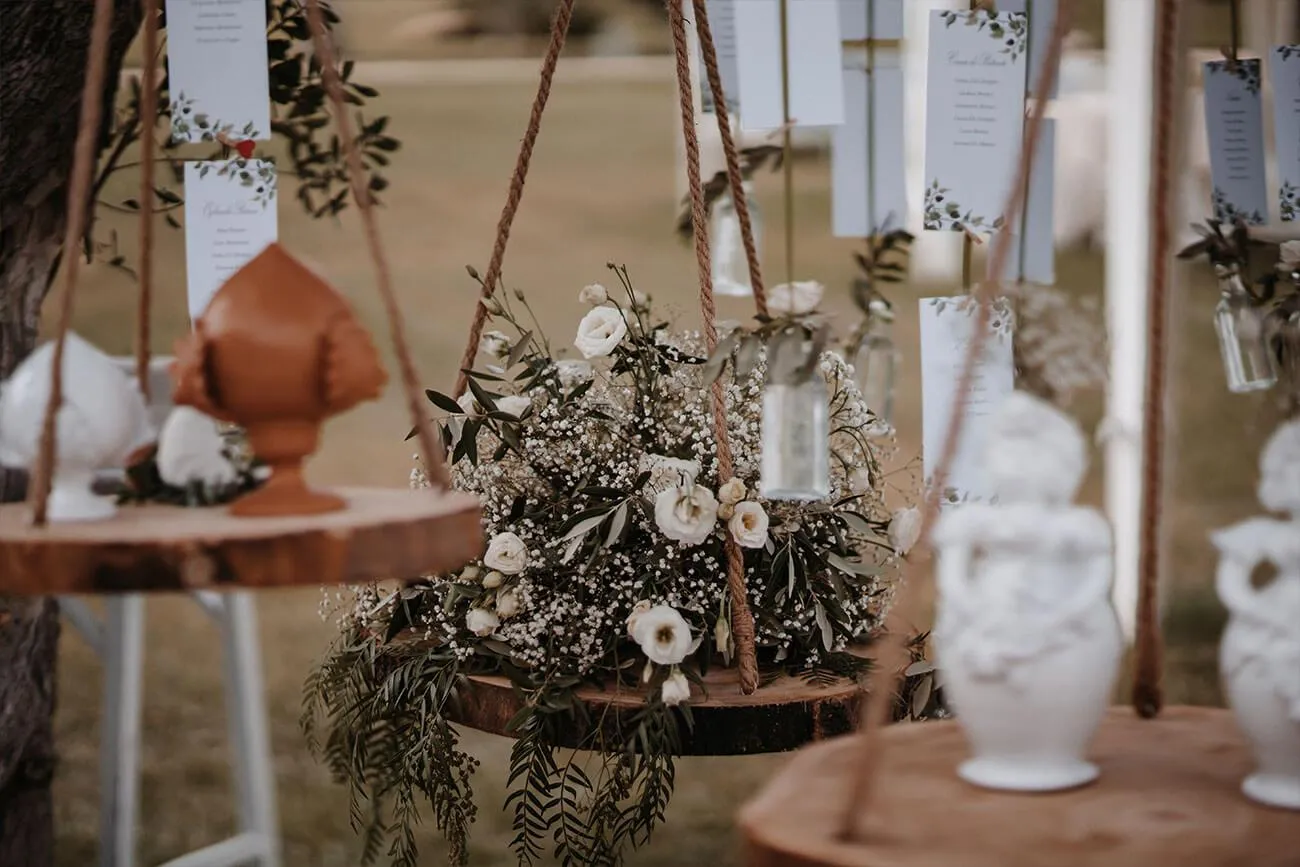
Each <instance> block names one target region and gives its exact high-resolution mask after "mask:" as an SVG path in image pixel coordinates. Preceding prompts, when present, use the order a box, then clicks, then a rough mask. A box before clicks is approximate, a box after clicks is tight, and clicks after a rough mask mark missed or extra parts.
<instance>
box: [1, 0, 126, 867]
mask: <svg viewBox="0 0 1300 867" xmlns="http://www.w3.org/2000/svg"><path fill="white" fill-rule="evenodd" d="M93 7H94V3H92V2H91V0H10V2H5V3H2V4H0V378H7V377H8V376H9V374H10V373H11V372H12V371H13V369H14V367H15V365H17V364H18V362H19V361H21V360H22V359H23V358H24V357H25V356H26V355H27V354H28V353H29V352H31V350H32V349H33V347H34V346H35V343H36V337H37V330H38V327H39V323H40V308H41V302H42V300H43V299H44V297H45V292H46V288H47V287H48V286H49V284H50V277H51V273H52V270H53V269H54V267H55V266H56V264H57V261H58V256H59V249H60V246H61V244H62V241H63V232H64V226H65V221H64V218H65V211H66V199H67V181H68V175H69V172H70V170H71V165H72V152H73V144H74V142H75V140H76V137H77V118H78V115H79V112H80V106H81V89H82V87H83V85H84V79H85V62H86V53H87V47H88V44H89V41H90V24H91V17H92V13H93ZM140 16H141V12H140V4H139V2H138V0H115V4H114V21H113V35H112V47H111V51H110V56H109V64H108V82H109V84H108V87H107V88H106V91H105V93H104V100H105V105H106V108H110V107H111V106H112V105H113V101H114V99H115V98H116V93H117V81H118V77H119V74H120V71H121V66H122V57H123V55H124V54H125V53H126V49H127V47H128V46H129V44H130V42H131V40H132V39H133V38H134V35H135V32H136V30H137V29H138V28H139V25H140ZM112 117H113V113H112V112H111V111H106V113H105V129H108V128H109V124H111V122H112ZM23 488H24V484H23V479H22V477H21V475H20V474H17V473H6V472H3V471H0V501H10V502H12V501H14V500H17V499H20V498H21V497H22V496H23ZM58 635H59V621H58V608H57V606H56V604H55V601H54V600H53V599H50V598H27V599H20V598H12V597H9V598H6V597H0V865H24V867H49V865H51V864H53V863H54V853H53V837H54V826H53V801H52V799H51V795H50V781H51V779H52V777H53V770H54V760H55V752H54V737H53V727H52V719H53V714H54V669H55V658H56V651H57V642H58Z"/></svg>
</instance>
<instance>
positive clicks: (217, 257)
mask: <svg viewBox="0 0 1300 867" xmlns="http://www.w3.org/2000/svg"><path fill="white" fill-rule="evenodd" d="M276 205H277V199H276V172H275V164H274V163H272V162H270V161H269V160H244V159H236V160H228V161H225V162H188V163H186V164H185V265H186V274H187V277H188V283H189V292H188V296H189V304H190V318H191V319H197V318H198V317H199V316H200V315H202V313H203V311H204V310H205V309H206V308H207V306H208V302H209V301H211V300H212V296H213V295H214V294H216V291H217V290H218V289H219V288H221V284H223V283H225V282H226V280H227V279H228V278H229V277H230V275H231V274H234V273H235V272H236V271H238V270H239V269H240V268H242V267H243V266H244V264H245V263H246V262H248V261H249V260H250V259H252V258H253V257H254V256H256V255H257V254H258V253H260V252H262V250H264V249H265V248H266V246H267V245H268V244H271V243H272V242H274V241H275V240H276V239H277V236H278V234H279V231H278V227H277V221H276Z"/></svg>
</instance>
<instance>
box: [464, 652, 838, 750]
mask: <svg viewBox="0 0 1300 867" xmlns="http://www.w3.org/2000/svg"><path fill="white" fill-rule="evenodd" d="M704 682H705V685H706V687H707V688H708V696H707V697H705V695H704V694H703V693H701V691H700V689H699V687H698V686H692V687H691V701H690V709H691V719H692V722H693V725H692V726H682V727H681V730H682V736H683V740H684V744H683V749H682V752H683V754H684V755H692V756H740V755H755V754H759V753H777V752H785V751H787V750H794V749H798V748H799V747H802V746H805V745H806V744H809V743H811V742H813V741H817V740H821V739H822V738H825V737H832V736H834V735H840V734H845V733H847V732H850V731H852V730H853V728H854V723H855V720H856V718H857V712H858V703H859V701H860V698H861V695H862V693H861V690H860V688H859V687H858V685H857V684H856V683H855V682H853V681H851V680H847V679H836V680H835V681H834V682H833V683H831V684H830V685H817V684H813V683H810V682H808V681H806V680H803V679H801V678H797V677H791V676H789V675H785V674H782V675H780V676H778V677H777V678H776V679H775V680H773V681H771V682H770V683H767V684H765V685H760V686H759V688H758V690H757V691H756V692H754V693H752V694H751V695H745V694H744V693H742V692H741V691H740V680H739V675H738V674H737V671H736V669H734V668H712V669H710V670H709V673H708V674H707V675H706V676H705V678H704ZM578 698H579V700H580V701H582V702H583V704H584V705H585V706H586V710H587V714H588V716H589V717H590V719H591V720H592V721H593V724H592V728H593V729H594V728H596V727H597V726H604V727H605V730H606V731H615V730H617V727H618V726H619V725H620V724H621V723H623V722H625V721H626V720H628V719H630V718H631V717H632V715H633V714H635V713H636V712H637V711H638V710H640V709H641V708H642V707H644V705H645V694H644V693H643V692H641V691H639V690H622V689H612V688H611V689H610V690H608V691H606V690H599V689H582V690H580V691H579V692H578ZM521 707H522V696H521V695H520V694H519V693H518V692H517V691H516V690H515V689H514V688H513V687H512V686H511V684H510V681H509V680H507V679H506V678H504V677H483V676H474V677H470V678H468V679H467V681H466V683H465V684H464V685H463V686H462V687H461V688H460V690H459V692H458V702H457V707H456V708H455V709H454V710H453V714H452V718H453V719H454V720H455V721H456V722H459V723H461V724H462V725H465V726H469V727H470V728H474V729H479V730H480V731H485V732H489V733H491V734H498V735H507V736H509V735H510V734H511V732H509V731H508V730H507V726H508V725H509V723H510V720H511V719H513V718H514V716H515V714H516V713H518V712H519V709H520V708H521ZM570 734H571V737H569V738H568V739H567V740H566V741H565V742H564V743H562V744H559V746H563V747H569V748H572V749H590V748H592V747H593V746H595V745H596V741H595V739H596V737H597V735H598V732H596V731H593V730H591V729H589V730H586V731H583V730H581V729H580V728H577V727H575V728H574V730H573V731H572V732H570Z"/></svg>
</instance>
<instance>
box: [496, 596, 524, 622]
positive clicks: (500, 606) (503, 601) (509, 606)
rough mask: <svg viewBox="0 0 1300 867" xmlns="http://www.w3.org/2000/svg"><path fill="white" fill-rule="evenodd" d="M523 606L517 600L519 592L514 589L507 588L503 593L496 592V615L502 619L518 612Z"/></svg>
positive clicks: (506, 618) (507, 618)
mask: <svg viewBox="0 0 1300 867" xmlns="http://www.w3.org/2000/svg"><path fill="white" fill-rule="evenodd" d="M521 608H523V603H522V602H520V601H519V594H518V592H516V591H514V590H507V591H505V592H504V593H498V594H497V616H498V617H500V618H501V619H502V620H509V619H510V618H511V617H514V616H515V615H516V614H518V613H519V610H520V609H521Z"/></svg>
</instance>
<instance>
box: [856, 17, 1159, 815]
mask: <svg viewBox="0 0 1300 867" xmlns="http://www.w3.org/2000/svg"><path fill="white" fill-rule="evenodd" d="M1175 2H1176V0H1175ZM1073 8H1074V0H1061V2H1060V6H1059V8H1058V9H1057V15H1056V23H1055V26H1054V27H1053V29H1052V35H1051V39H1050V41H1049V42H1048V44H1047V50H1046V52H1045V53H1044V57H1043V68H1042V74H1041V75H1040V76H1039V79H1038V86H1037V88H1036V89H1035V91H1034V103H1033V109H1032V111H1031V112H1030V114H1029V119H1028V122H1027V124H1026V127H1025V139H1024V141H1025V143H1024V149H1023V150H1022V151H1021V154H1020V161H1019V163H1018V165H1017V167H1016V176H1015V182H1014V183H1013V184H1012V185H1011V190H1010V191H1009V193H1008V195H1007V199H1006V204H1005V205H1004V206H1003V209H1002V213H1003V215H1004V216H1005V218H1006V219H1005V225H1006V226H1008V227H1010V226H1014V225H1015V223H1016V219H1017V217H1018V216H1019V214H1020V208H1021V206H1022V205H1023V204H1024V201H1025V190H1026V188H1027V187H1028V185H1029V172H1030V168H1031V167H1032V166H1033V162H1034V153H1035V151H1037V149H1038V141H1039V139H1040V138H1041V133H1042V128H1043V111H1044V110H1045V108H1046V106H1047V97H1048V94H1050V93H1051V92H1052V87H1053V86H1054V84H1055V83H1056V77H1057V74H1058V72H1059V67H1060V60H1061V46H1062V44H1063V43H1064V42H1065V35H1066V33H1068V32H1069V29H1070V20H1071V16H1072V13H1073ZM1012 240H1013V239H1012V236H1011V232H1010V231H1001V232H998V234H997V236H996V238H995V240H994V243H993V250H992V253H991V255H990V257H989V263H988V271H987V280H986V281H985V282H984V283H982V284H980V285H979V286H978V287H976V288H975V289H974V290H973V291H972V297H974V298H975V299H976V300H977V301H978V302H979V303H978V304H977V315H976V318H975V329H974V333H973V335H972V339H971V342H970V346H969V347H968V348H967V351H966V357H965V359H964V360H963V363H962V370H961V376H960V377H959V378H958V380H957V390H956V395H957V398H956V400H955V403H954V406H953V410H952V416H951V418H950V419H949V421H948V430H947V432H946V434H945V436H944V441H943V450H942V451H941V453H940V456H939V460H938V462H937V465H936V469H935V473H934V478H933V480H932V482H931V485H930V489H929V490H928V491H927V492H926V496H925V501H924V507H923V510H922V523H921V538H920V539H919V540H918V541H917V543H916V545H915V546H914V547H913V549H912V555H911V557H909V558H908V560H907V561H906V564H905V568H904V570H903V576H902V579H901V580H902V586H901V587H900V588H899V590H898V595H897V597H896V599H895V601H894V605H893V607H892V608H891V609H890V612H889V615H888V617H887V618H886V622H885V630H884V637H883V639H882V641H881V648H880V654H879V655H878V656H877V658H876V664H875V665H874V666H873V667H872V669H871V672H870V675H869V676H868V680H867V694H866V697H865V699H864V708H863V713H862V719H861V722H860V725H861V732H860V735H859V736H860V737H861V740H862V744H861V747H860V750H859V753H858V762H859V764H860V767H859V769H858V772H857V773H856V774H854V775H853V780H854V788H853V791H852V793H851V795H850V797H849V800H848V809H847V811H846V812H845V814H844V818H843V822H842V824H841V836H842V837H844V838H846V839H850V840H851V839H855V838H856V837H858V836H859V834H860V822H861V818H862V815H863V814H864V813H865V812H866V811H867V810H868V809H869V808H870V805H871V798H872V795H873V794H874V783H875V778H876V771H877V769H878V766H879V761H878V759H879V754H880V751H881V749H882V748H883V741H882V740H881V738H880V731H881V729H883V728H884V726H885V725H886V724H887V723H888V721H889V715H890V710H891V708H892V707H893V704H894V696H895V693H896V691H897V688H898V681H899V678H900V675H901V673H902V671H903V669H904V667H905V666H906V664H907V660H908V654H907V649H906V643H905V640H904V635H905V631H906V629H907V627H908V625H909V624H910V623H912V622H914V621H915V619H916V618H915V615H914V613H913V609H914V608H915V607H916V604H917V596H918V593H919V589H920V588H919V585H920V580H919V579H920V572H921V570H922V567H923V561H922V559H921V558H920V557H919V556H918V555H919V554H920V553H921V552H924V551H927V550H929V546H930V534H931V532H932V530H933V527H934V522H935V518H937V517H938V514H939V504H940V497H941V495H942V491H943V489H944V487H945V485H946V483H947V479H948V473H949V471H950V470H951V468H952V463H953V459H954V458H955V457H956V454H957V447H958V445H959V444H960V442H961V433H962V428H963V426H964V424H965V416H966V401H965V397H966V395H968V394H969V393H970V387H971V384H972V382H973V381H974V377H975V367H976V365H977V363H978V360H979V358H980V356H981V355H982V354H983V352H984V345H985V343H986V342H987V340H988V336H989V320H990V317H991V312H992V304H991V302H992V301H993V300H994V297H995V296H996V292H997V289H998V281H999V279H1000V277H1001V275H1002V273H1003V271H1004V270H1005V267H1006V263H1007V257H1008V256H1009V255H1010V253H1011V242H1012Z"/></svg>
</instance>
